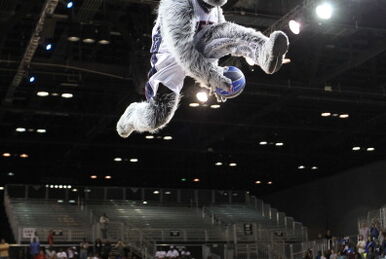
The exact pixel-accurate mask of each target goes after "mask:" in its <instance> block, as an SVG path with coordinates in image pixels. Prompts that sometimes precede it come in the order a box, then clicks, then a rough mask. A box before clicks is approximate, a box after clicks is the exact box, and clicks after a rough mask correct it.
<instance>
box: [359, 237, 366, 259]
mask: <svg viewBox="0 0 386 259" xmlns="http://www.w3.org/2000/svg"><path fill="white" fill-rule="evenodd" d="M365 248H366V241H365V240H363V236H362V235H359V236H358V243H357V252H358V254H359V255H360V256H361V258H365V257H364V256H365Z"/></svg>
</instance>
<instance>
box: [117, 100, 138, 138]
mask: <svg viewBox="0 0 386 259" xmlns="http://www.w3.org/2000/svg"><path fill="white" fill-rule="evenodd" d="M136 106H137V103H132V104H130V105H129V106H128V107H127V108H126V110H125V112H124V113H123V114H122V116H121V118H120V119H119V121H118V123H117V132H118V134H119V136H121V137H122V138H127V137H129V136H130V134H131V133H133V131H134V130H135V129H134V125H133V121H132V119H131V116H132V114H133V111H134V110H135V107H136Z"/></svg>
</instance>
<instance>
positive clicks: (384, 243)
mask: <svg viewBox="0 0 386 259" xmlns="http://www.w3.org/2000/svg"><path fill="white" fill-rule="evenodd" d="M382 237H383V240H382V243H381V254H382V255H383V256H386V232H382Z"/></svg>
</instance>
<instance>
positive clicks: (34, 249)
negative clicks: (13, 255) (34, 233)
mask: <svg viewBox="0 0 386 259" xmlns="http://www.w3.org/2000/svg"><path fill="white" fill-rule="evenodd" d="M29 252H30V254H31V256H32V258H35V256H37V255H38V254H39V252H40V242H39V241H38V240H37V239H36V238H32V241H31V244H30V245H29Z"/></svg>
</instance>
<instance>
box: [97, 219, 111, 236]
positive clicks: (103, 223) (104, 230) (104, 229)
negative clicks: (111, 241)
mask: <svg viewBox="0 0 386 259" xmlns="http://www.w3.org/2000/svg"><path fill="white" fill-rule="evenodd" d="M109 223H110V219H109V217H107V215H106V213H103V215H102V216H101V217H100V218H99V224H100V228H101V232H102V238H103V239H106V238H107V228H108V225H109Z"/></svg>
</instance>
